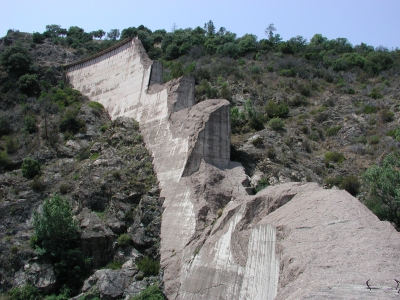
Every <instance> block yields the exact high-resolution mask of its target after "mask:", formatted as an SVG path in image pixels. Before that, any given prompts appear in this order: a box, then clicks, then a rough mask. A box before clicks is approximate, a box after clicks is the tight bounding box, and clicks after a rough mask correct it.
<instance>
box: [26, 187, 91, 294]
mask: <svg viewBox="0 0 400 300" xmlns="http://www.w3.org/2000/svg"><path fill="white" fill-rule="evenodd" d="M33 227H34V230H35V238H34V239H32V240H31V243H30V244H31V246H34V247H35V248H36V252H37V253H38V254H39V255H41V256H45V257H46V258H47V259H49V260H50V261H51V263H52V264H53V270H54V273H55V275H56V277H57V282H58V283H59V286H62V285H66V286H67V287H68V288H71V289H73V292H77V289H78V288H79V286H80V285H81V284H82V282H83V280H84V278H85V276H86V274H87V271H88V269H89V267H90V259H86V258H85V257H84V256H83V254H82V252H81V250H80V248H79V228H78V226H77V224H76V221H75V220H74V219H73V217H72V209H71V206H70V204H69V203H68V201H67V200H66V199H64V198H62V197H61V196H59V195H57V194H56V195H54V196H52V197H50V198H47V199H45V200H44V203H43V207H42V212H40V213H39V212H34V214H33Z"/></svg>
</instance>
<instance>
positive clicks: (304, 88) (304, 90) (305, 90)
mask: <svg viewBox="0 0 400 300" xmlns="http://www.w3.org/2000/svg"><path fill="white" fill-rule="evenodd" d="M299 92H300V94H302V95H303V96H304V97H309V96H310V95H311V87H310V85H308V84H307V85H301V86H300V87H299Z"/></svg>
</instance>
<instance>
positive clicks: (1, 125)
mask: <svg viewBox="0 0 400 300" xmlns="http://www.w3.org/2000/svg"><path fill="white" fill-rule="evenodd" d="M10 133H11V122H10V120H9V118H8V117H7V116H5V115H0V137H1V136H2V135H7V134H10Z"/></svg>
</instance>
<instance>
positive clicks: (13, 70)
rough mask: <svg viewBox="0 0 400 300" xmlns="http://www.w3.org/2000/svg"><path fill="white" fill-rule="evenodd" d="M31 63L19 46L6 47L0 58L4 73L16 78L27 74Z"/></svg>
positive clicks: (25, 51)
mask: <svg viewBox="0 0 400 300" xmlns="http://www.w3.org/2000/svg"><path fill="white" fill-rule="evenodd" d="M31 62H32V60H31V58H30V56H29V52H28V51H27V50H26V49H25V48H24V47H22V46H21V45H20V44H17V45H13V46H11V47H6V48H5V51H4V52H3V53H2V56H1V63H2V65H3V66H4V67H5V69H6V71H7V72H8V73H9V74H10V75H13V76H15V77H16V78H18V77H20V76H21V75H23V74H26V73H28V72H29V68H30V66H31Z"/></svg>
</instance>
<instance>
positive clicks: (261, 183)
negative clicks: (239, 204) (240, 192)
mask: <svg viewBox="0 0 400 300" xmlns="http://www.w3.org/2000/svg"><path fill="white" fill-rule="evenodd" d="M267 186H269V181H268V178H266V177H264V176H263V177H261V179H260V181H259V182H258V183H257V187H256V193H258V192H259V191H261V190H263V189H265V188H266V187H267Z"/></svg>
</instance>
